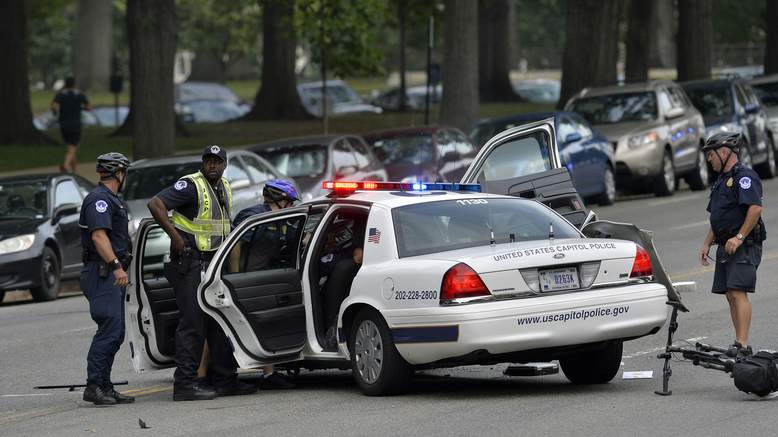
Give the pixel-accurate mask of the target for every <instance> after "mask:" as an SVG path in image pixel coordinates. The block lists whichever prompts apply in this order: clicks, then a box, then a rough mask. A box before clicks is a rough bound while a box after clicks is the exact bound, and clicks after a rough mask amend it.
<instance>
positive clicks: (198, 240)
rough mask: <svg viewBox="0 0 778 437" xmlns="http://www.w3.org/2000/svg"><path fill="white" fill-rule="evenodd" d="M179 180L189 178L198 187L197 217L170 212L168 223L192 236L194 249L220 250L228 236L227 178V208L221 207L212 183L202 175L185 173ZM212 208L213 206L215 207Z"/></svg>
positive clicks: (229, 201)
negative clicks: (170, 222) (189, 217)
mask: <svg viewBox="0 0 778 437" xmlns="http://www.w3.org/2000/svg"><path fill="white" fill-rule="evenodd" d="M181 179H188V180H190V181H191V182H192V183H194V185H195V187H196V188H197V203H198V204H199V207H198V210H197V215H196V216H195V217H194V219H192V220H189V219H188V218H186V217H185V216H184V215H182V214H180V213H179V212H178V211H173V216H172V218H171V221H172V222H173V226H175V227H176V229H180V230H182V231H184V232H186V233H188V234H191V235H192V236H193V237H194V240H195V244H196V245H197V250H199V251H201V252H209V251H212V250H216V249H218V248H219V245H220V244H222V241H224V239H225V238H227V235H228V234H229V233H230V214H229V211H231V210H232V189H231V188H230V183H229V182H227V179H225V178H222V180H221V182H222V185H223V186H224V192H225V193H227V208H226V209H225V208H223V207H222V205H221V203H219V200H218V199H217V197H216V193H214V191H213V188H211V184H209V183H208V180H207V179H206V178H205V176H204V175H203V174H202V173H201V172H199V171H198V172H196V173H192V174H188V175H186V176H184V177H182V178H181ZM213 206H216V207H215V208H214V207H213Z"/></svg>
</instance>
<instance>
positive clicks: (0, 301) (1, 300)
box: [0, 291, 5, 303]
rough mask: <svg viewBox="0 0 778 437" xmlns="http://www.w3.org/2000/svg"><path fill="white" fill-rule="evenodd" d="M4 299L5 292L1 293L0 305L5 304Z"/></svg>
mask: <svg viewBox="0 0 778 437" xmlns="http://www.w3.org/2000/svg"><path fill="white" fill-rule="evenodd" d="M4 297H5V291H0V303H2V302H3V298H4Z"/></svg>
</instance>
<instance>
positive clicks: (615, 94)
mask: <svg viewBox="0 0 778 437" xmlns="http://www.w3.org/2000/svg"><path fill="white" fill-rule="evenodd" d="M565 110H567V111H575V112H578V113H579V114H581V115H583V117H584V118H586V120H587V121H588V122H589V123H590V124H592V125H593V126H594V127H595V128H596V129H597V130H598V131H600V132H601V133H602V134H603V135H605V136H606V137H607V138H608V141H610V142H611V144H612V145H613V149H614V152H615V159H616V183H617V186H618V187H619V189H621V190H629V191H644V190H646V189H648V190H651V191H653V192H654V193H655V194H656V195H657V196H669V195H672V194H673V193H674V192H675V190H676V187H677V179H678V178H679V177H684V178H685V179H686V182H687V183H688V184H689V186H690V187H691V189H692V190H702V189H704V188H705V187H706V186H707V182H708V165H707V162H706V161H705V155H704V154H703V153H702V151H701V150H700V148H701V147H702V145H703V144H704V140H705V138H704V135H705V125H704V124H703V119H702V115H700V112H699V111H698V110H697V109H696V108H695V107H694V106H693V105H692V104H691V102H690V101H689V98H688V96H687V95H686V93H685V92H684V91H683V89H682V88H681V87H680V86H678V84H676V83H674V82H670V81H650V82H641V83H634V84H628V85H614V86H607V87H600V88H584V89H583V90H581V91H579V92H578V93H577V94H575V95H574V96H573V97H572V98H571V99H570V100H569V101H568V102H567V104H566V105H565Z"/></svg>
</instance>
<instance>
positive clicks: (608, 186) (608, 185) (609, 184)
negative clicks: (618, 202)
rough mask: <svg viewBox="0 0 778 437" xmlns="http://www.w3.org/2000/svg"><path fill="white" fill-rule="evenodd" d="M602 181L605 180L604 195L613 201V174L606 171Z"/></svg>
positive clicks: (614, 181) (614, 194)
mask: <svg viewBox="0 0 778 437" xmlns="http://www.w3.org/2000/svg"><path fill="white" fill-rule="evenodd" d="M603 179H605V195H606V196H608V199H609V200H611V201H613V200H614V199H615V198H616V180H615V179H614V177H613V172H612V171H610V170H606V171H605V175H604V176H603Z"/></svg>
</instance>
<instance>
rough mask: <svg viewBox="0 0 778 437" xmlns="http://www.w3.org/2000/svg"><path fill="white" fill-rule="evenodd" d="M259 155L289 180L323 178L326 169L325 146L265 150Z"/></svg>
mask: <svg viewBox="0 0 778 437" xmlns="http://www.w3.org/2000/svg"><path fill="white" fill-rule="evenodd" d="M259 153H260V155H262V157H263V158H265V159H267V160H268V161H270V162H271V163H272V164H273V166H274V167H275V168H276V169H277V170H278V171H279V172H281V174H283V175H284V176H287V177H290V178H297V177H314V178H315V177H319V176H323V175H324V172H325V171H326V169H327V146H324V145H318V144H317V145H305V146H297V147H286V148H280V149H267V150H260V151H259Z"/></svg>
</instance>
